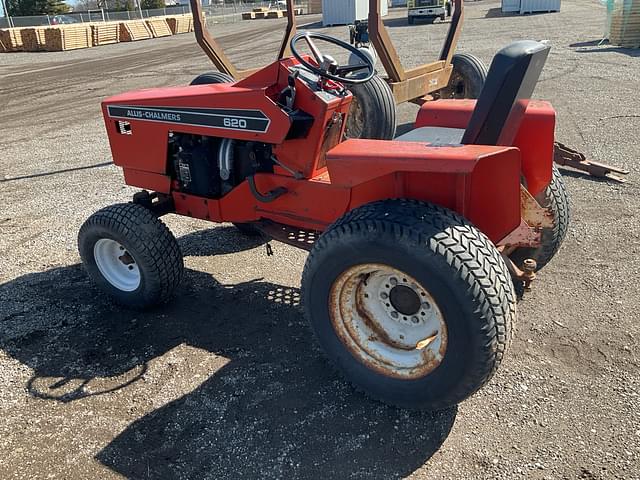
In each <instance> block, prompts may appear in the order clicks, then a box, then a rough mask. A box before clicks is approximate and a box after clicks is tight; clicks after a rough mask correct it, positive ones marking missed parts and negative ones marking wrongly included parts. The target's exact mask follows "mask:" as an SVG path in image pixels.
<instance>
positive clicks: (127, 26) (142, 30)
mask: <svg viewBox="0 0 640 480" xmlns="http://www.w3.org/2000/svg"><path fill="white" fill-rule="evenodd" d="M147 38H153V34H152V33H151V31H150V30H149V27H147V23H146V22H145V21H144V20H127V21H124V22H120V41H121V42H135V41H136V40H145V39H147Z"/></svg>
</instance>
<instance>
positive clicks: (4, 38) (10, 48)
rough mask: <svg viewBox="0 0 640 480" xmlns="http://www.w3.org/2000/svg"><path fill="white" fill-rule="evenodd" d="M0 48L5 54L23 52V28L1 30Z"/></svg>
mask: <svg viewBox="0 0 640 480" xmlns="http://www.w3.org/2000/svg"><path fill="white" fill-rule="evenodd" d="M0 48H2V50H3V51H5V52H19V51H20V50H22V49H23V43H22V28H5V29H1V30H0Z"/></svg>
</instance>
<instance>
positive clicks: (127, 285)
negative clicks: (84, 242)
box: [93, 238, 141, 292]
mask: <svg viewBox="0 0 640 480" xmlns="http://www.w3.org/2000/svg"><path fill="white" fill-rule="evenodd" d="M93 258H94V259H95V262H96V266H97V267H98V270H100V273H101V274H102V276H103V277H104V279H105V280H106V281H107V282H109V283H110V284H111V285H112V286H113V287H115V288H117V289H118V290H122V291H123V292H133V291H134V290H136V289H137V288H138V287H139V286H140V281H141V275H140V269H139V268H138V264H137V263H136V261H135V259H134V258H133V256H132V255H131V253H129V251H127V249H126V248H125V247H124V246H123V245H121V244H120V243H119V242H117V241H116V240H112V239H110V238H101V239H100V240H98V241H97V242H96V243H95V245H94V246H93Z"/></svg>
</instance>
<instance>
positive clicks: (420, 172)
mask: <svg viewBox="0 0 640 480" xmlns="http://www.w3.org/2000/svg"><path fill="white" fill-rule="evenodd" d="M303 42H304V43H306V48H307V49H308V50H309V51H310V52H311V55H306V54H304V53H302V51H301V48H300V47H301V46H302V43H303ZM321 42H328V43H330V44H333V48H336V47H340V48H342V49H345V50H347V51H348V52H349V53H351V54H353V55H355V56H357V57H359V60H360V62H356V63H357V64H355V65H354V64H350V65H339V64H338V63H337V62H336V61H335V60H334V59H333V58H332V57H330V56H328V55H325V54H323V52H322V50H323V48H322V47H321V44H322V43H321ZM290 47H291V52H292V54H293V55H292V57H288V56H282V58H280V59H279V60H278V61H276V62H275V63H273V64H271V65H269V66H267V67H265V68H262V69H260V70H258V71H256V72H254V73H252V74H250V75H248V76H246V77H245V78H243V79H242V80H239V81H237V82H230V83H206V82H205V84H197V85H191V86H187V87H173V88H158V89H152V90H144V91H137V92H131V93H125V94H122V95H117V96H114V97H111V98H108V99H106V100H105V101H104V102H103V113H104V119H105V123H106V128H107V133H108V135H109V141H110V144H111V150H112V154H113V159H114V162H115V163H116V165H119V166H120V167H122V168H123V170H124V177H125V180H126V183H127V184H129V185H133V186H136V187H140V188H142V189H144V190H142V191H141V192H140V193H138V194H136V195H135V196H134V198H133V202H132V203H128V204H118V205H113V206H110V207H106V208H104V209H102V210H100V211H98V212H97V213H95V214H94V215H93V216H91V217H90V218H89V219H88V220H87V221H86V223H85V224H84V225H83V226H82V228H81V230H80V233H79V249H80V254H81V257H82V260H83V262H84V264H85V267H86V269H87V271H88V273H89V275H90V277H91V278H92V279H93V281H94V282H95V283H96V284H97V285H98V286H99V287H101V288H102V289H103V290H104V291H106V292H107V293H109V294H110V295H111V296H113V297H114V298H115V299H116V300H117V301H118V302H120V303H121V304H124V305H126V306H131V307H136V308H145V307H150V306H153V305H156V304H158V303H161V302H163V301H165V300H167V299H168V298H169V297H170V296H171V294H172V292H174V290H175V289H176V287H177V286H178V284H179V283H180V279H181V277H182V274H183V259H182V255H181V252H180V248H179V246H178V244H177V242H176V239H175V238H174V236H173V235H172V234H171V233H170V232H169V230H168V229H167V227H166V226H165V225H164V224H163V223H162V221H161V220H160V219H159V217H160V216H162V215H164V214H168V213H175V214H179V215H185V216H189V217H195V218H200V219H206V220H210V221H212V222H232V223H234V224H236V225H238V226H239V228H240V229H241V230H243V231H245V232H255V231H261V232H263V234H264V235H268V236H270V237H272V238H275V239H277V240H282V241H284V242H287V243H290V244H294V245H297V246H299V247H301V248H304V249H307V250H309V251H310V254H309V257H308V259H307V262H306V265H305V268H304V273H303V276H302V291H303V294H302V296H303V302H304V308H305V310H306V314H307V316H308V318H309V320H310V323H311V326H312V328H313V330H314V331H315V333H316V336H317V339H318V341H319V343H320V344H321V345H322V347H323V349H324V350H325V352H326V353H327V355H328V357H330V359H331V360H332V361H333V362H334V363H335V364H336V365H337V366H338V367H339V369H340V370H341V371H342V372H343V373H344V375H345V376H346V377H347V378H348V380H349V381H350V382H352V383H353V384H355V385H356V386H357V387H359V388H360V389H361V390H364V391H365V392H366V393H368V394H369V395H371V396H372V397H375V398H377V399H380V400H382V401H385V402H388V403H391V404H394V405H399V406H404V407H410V408H424V409H440V408H444V407H447V406H450V405H453V404H455V403H457V402H460V401H462V400H464V399H465V398H467V397H468V396H469V395H471V394H472V393H474V392H475V391H476V390H478V389H479V388H480V387H482V386H483V385H484V384H485V383H486V382H487V381H488V380H489V378H490V377H491V375H492V374H493V373H494V372H495V370H496V368H497V367H498V365H499V363H500V362H501V360H502V358H503V356H504V354H505V351H506V349H507V347H508V345H509V341H510V337H511V329H512V324H513V322H514V321H515V316H516V295H515V287H514V283H526V284H528V282H529V281H530V280H531V279H532V277H533V276H534V272H535V271H536V270H537V269H539V268H541V267H543V266H544V265H545V264H546V263H547V262H549V260H550V259H551V257H553V255H554V254H555V253H556V251H557V250H558V248H559V246H560V243H561V242H562V239H563V237H564V234H565V232H566V228H567V223H568V210H567V198H566V196H565V191H564V188H563V185H562V182H561V180H560V177H559V175H558V173H557V171H556V170H555V169H554V167H553V150H554V126H555V112H554V110H553V108H552V107H551V105H550V104H548V103H547V102H543V101H534V100H530V98H531V95H532V93H533V90H534V87H535V85H536V82H537V80H538V77H539V75H540V72H541V70H542V68H543V65H544V63H545V60H546V57H547V54H548V52H549V47H547V46H546V45H544V44H541V43H538V42H534V41H520V42H515V43H513V44H511V45H509V46H507V47H506V48H504V49H503V50H501V51H500V52H498V53H497V55H496V56H495V58H494V60H493V63H492V64H491V68H490V70H489V73H488V76H487V79H486V83H485V85H484V89H483V90H482V93H481V95H480V97H479V99H478V100H477V101H475V100H464V99H462V100H458V99H442V100H437V101H432V102H427V103H425V104H424V105H423V106H422V107H421V108H420V110H419V112H418V115H417V119H416V122H415V126H414V129H413V130H411V131H410V132H408V133H406V134H404V135H402V136H400V137H398V138H395V139H394V140H379V139H356V138H351V139H345V137H344V131H345V124H346V121H347V119H348V115H349V107H350V104H351V102H352V94H351V93H350V92H349V90H348V89H347V88H346V85H352V84H363V83H366V82H368V81H371V79H372V78H373V76H374V74H375V71H374V67H373V64H372V62H371V60H370V57H368V56H367V55H364V54H363V53H362V52H361V51H359V50H358V49H356V48H355V47H353V46H351V45H349V44H348V43H345V42H342V41H340V40H337V39H335V38H332V37H328V36H325V35H321V34H318V33H298V34H296V35H295V36H293V38H292V39H291V42H290ZM213 77H215V75H214V76H213ZM210 80H211V82H215V81H216V78H210ZM218 80H219V78H218ZM196 83H203V82H196Z"/></svg>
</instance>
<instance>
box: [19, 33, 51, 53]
mask: <svg viewBox="0 0 640 480" xmlns="http://www.w3.org/2000/svg"><path fill="white" fill-rule="evenodd" d="M48 28H49V27H27V28H23V29H22V46H23V48H24V51H25V52H40V51H42V50H45V46H46V43H47V40H46V38H45V31H46V30H47V29H48Z"/></svg>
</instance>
